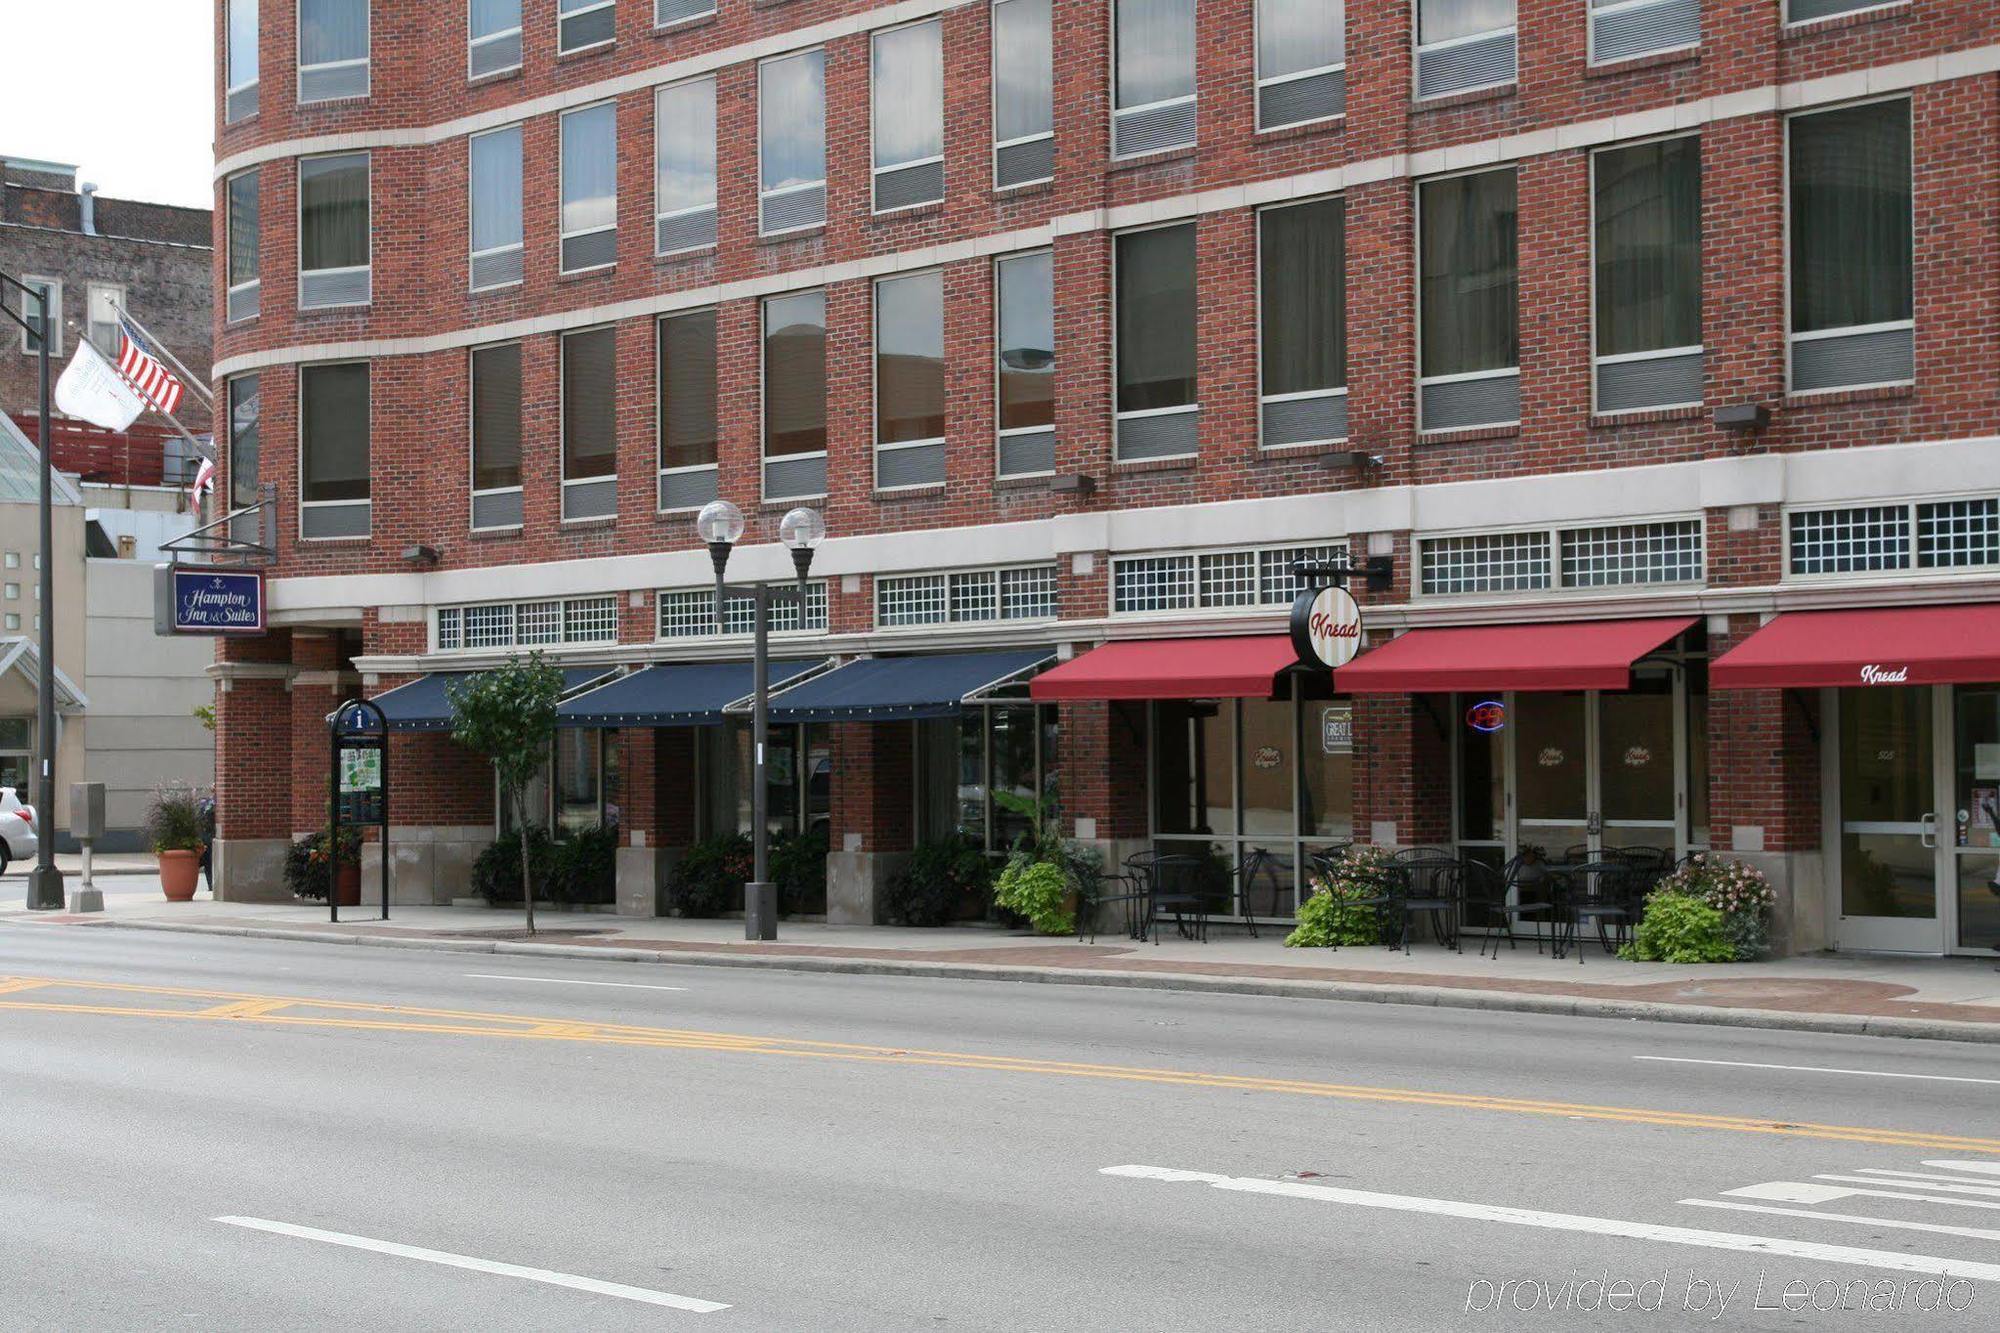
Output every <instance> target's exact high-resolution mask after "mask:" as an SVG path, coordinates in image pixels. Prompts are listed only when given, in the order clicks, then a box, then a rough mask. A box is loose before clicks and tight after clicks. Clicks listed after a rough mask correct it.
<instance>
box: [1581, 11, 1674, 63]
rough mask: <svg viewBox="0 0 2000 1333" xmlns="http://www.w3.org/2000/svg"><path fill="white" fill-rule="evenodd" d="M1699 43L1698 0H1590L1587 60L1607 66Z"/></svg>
mask: <svg viewBox="0 0 2000 1333" xmlns="http://www.w3.org/2000/svg"><path fill="white" fill-rule="evenodd" d="M1699 45H1701V0H1590V60H1591V63H1592V64H1594V65H1609V64H1612V63H1613V62H1615V61H1619V60H1631V59H1633V58H1634V57H1636V56H1649V55H1656V54H1658V53H1659V52H1662V51H1681V50H1685V49H1687V48H1688V47H1693V46H1699Z"/></svg>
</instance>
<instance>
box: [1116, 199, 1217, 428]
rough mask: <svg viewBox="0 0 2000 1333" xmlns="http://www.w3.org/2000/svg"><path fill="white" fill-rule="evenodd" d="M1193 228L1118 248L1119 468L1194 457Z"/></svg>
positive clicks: (1126, 241)
mask: <svg viewBox="0 0 2000 1333" xmlns="http://www.w3.org/2000/svg"><path fill="white" fill-rule="evenodd" d="M1194 239H1195V233H1194V224H1193V223H1191V222H1186V223H1181V224H1180V225H1178V226H1173V227H1157V228H1154V229H1153V230H1151V231H1135V232H1126V233H1125V234H1123V235H1121V236H1119V237H1118V238H1117V240H1116V242H1115V246H1116V249H1115V268H1116V274H1115V282H1114V285H1113V290H1114V292H1115V296H1116V306H1117V309H1116V311H1115V319H1116V337H1117V340H1118V348H1117V362H1118V446H1117V456H1118V459H1119V461H1121V462H1124V461H1129V460H1133V459H1145V458H1174V457H1179V456H1182V455H1186V454H1192V453H1193V452H1195V448H1196V440H1197V433H1198V432H1197V427H1198V425H1199V422H1200V407H1199V399H1198V398H1197V396H1196V392H1195V389H1196V371H1195V366H1196V355H1195V313H1196V303H1195V255H1194Z"/></svg>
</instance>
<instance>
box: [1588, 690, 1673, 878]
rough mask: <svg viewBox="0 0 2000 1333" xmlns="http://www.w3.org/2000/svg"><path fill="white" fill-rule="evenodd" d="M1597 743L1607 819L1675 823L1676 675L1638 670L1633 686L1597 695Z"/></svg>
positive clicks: (1602, 808)
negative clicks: (1674, 678)
mask: <svg viewBox="0 0 2000 1333" xmlns="http://www.w3.org/2000/svg"><path fill="white" fill-rule="evenodd" d="M1597 748H1598V788H1599V805H1598V809H1599V811H1600V812H1602V814H1603V816H1604V818H1605V820H1606V822H1617V821H1634V820H1638V821H1645V822H1648V823H1652V822H1666V823H1672V821H1673V818H1674V683H1673V679H1672V677H1670V676H1668V675H1665V674H1661V673H1634V676H1633V680H1632V688H1631V689H1629V690H1622V691H1617V692H1606V693H1603V694H1600V695H1598V696H1597ZM1669 845H1671V841H1670V842H1669Z"/></svg>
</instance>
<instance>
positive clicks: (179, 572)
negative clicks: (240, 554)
mask: <svg viewBox="0 0 2000 1333" xmlns="http://www.w3.org/2000/svg"><path fill="white" fill-rule="evenodd" d="M153 632H154V633H155V634H164V635H173V634H262V633H263V632H264V574H263V571H261V570H255V569H205V568H202V567H200V566H197V565H155V566H154V567H153Z"/></svg>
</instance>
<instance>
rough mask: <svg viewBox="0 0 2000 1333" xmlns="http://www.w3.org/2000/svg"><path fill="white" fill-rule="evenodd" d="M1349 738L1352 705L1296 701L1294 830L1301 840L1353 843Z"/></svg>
mask: <svg viewBox="0 0 2000 1333" xmlns="http://www.w3.org/2000/svg"><path fill="white" fill-rule="evenodd" d="M1329 713H1331V714H1333V716H1332V717H1331V718H1329V717H1328V714H1329ZM1353 736H1354V705H1352V704H1350V703H1347V702H1346V701H1344V700H1343V701H1339V702H1335V701H1333V700H1328V699H1307V700H1303V701H1301V702H1300V704H1299V832H1300V833H1301V834H1302V835H1304V836H1305V837H1307V838H1321V839H1325V840H1327V841H1330V842H1352V841H1353V840H1354V741H1353Z"/></svg>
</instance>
